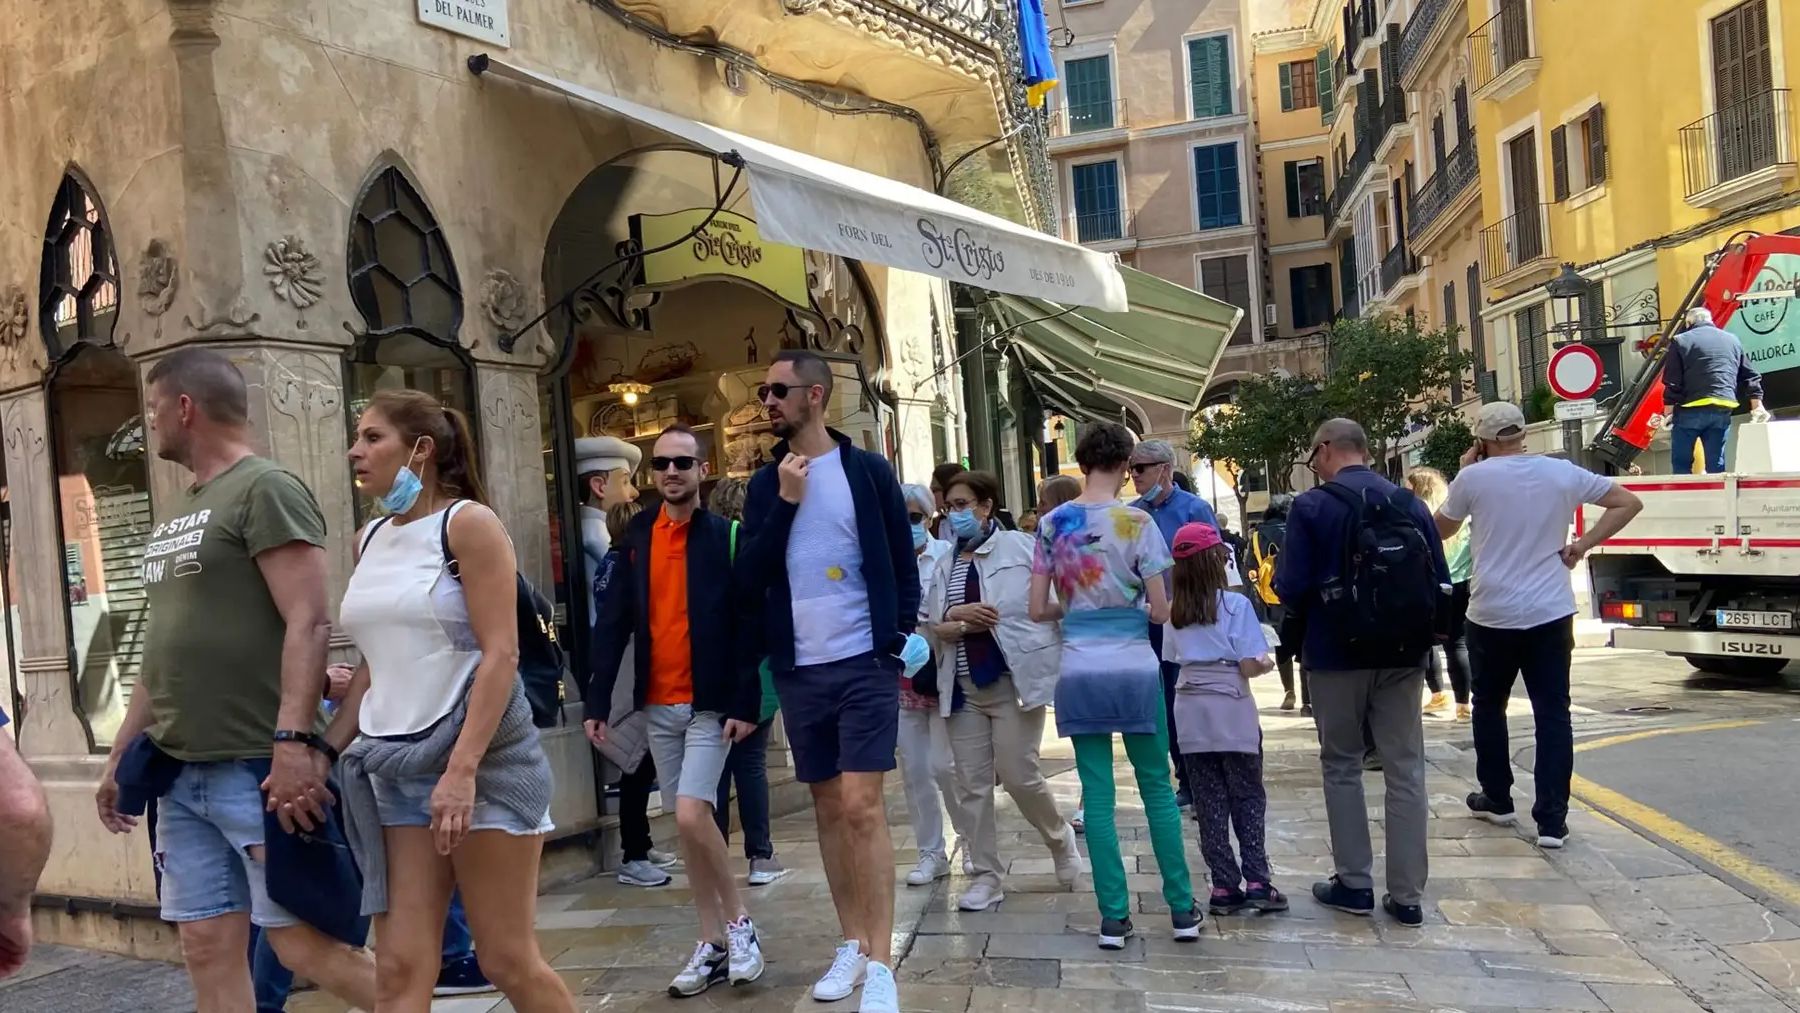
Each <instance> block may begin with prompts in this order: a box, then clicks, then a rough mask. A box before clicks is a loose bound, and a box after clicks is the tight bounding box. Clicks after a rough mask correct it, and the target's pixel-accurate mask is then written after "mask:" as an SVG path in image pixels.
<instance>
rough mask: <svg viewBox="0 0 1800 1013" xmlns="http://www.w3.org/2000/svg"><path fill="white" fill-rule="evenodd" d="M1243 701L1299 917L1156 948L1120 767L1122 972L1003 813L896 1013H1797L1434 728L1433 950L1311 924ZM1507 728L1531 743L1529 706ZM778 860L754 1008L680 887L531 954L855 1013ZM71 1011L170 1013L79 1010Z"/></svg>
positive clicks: (803, 900)
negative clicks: (721, 975)
mask: <svg viewBox="0 0 1800 1013" xmlns="http://www.w3.org/2000/svg"><path fill="white" fill-rule="evenodd" d="M1584 653H1586V652H1584ZM1258 681H1259V683H1263V682H1265V680H1258ZM1258 690H1259V696H1260V699H1261V701H1262V703H1263V704H1264V705H1265V708H1266V709H1265V711H1264V727H1265V731H1266V735H1267V749H1268V755H1267V778H1268V785H1269V794H1270V812H1269V844H1270V851H1271V854H1272V856H1273V858H1274V862H1275V867H1276V868H1275V876H1276V881H1277V883H1278V884H1279V885H1280V886H1282V887H1283V888H1284V890H1286V892H1288V893H1289V894H1290V896H1292V898H1293V910H1292V911H1290V912H1288V913H1286V914H1281V915H1263V916H1241V917H1239V916H1233V917H1225V918H1211V917H1209V919H1208V922H1207V925H1206V930H1205V934H1204V935H1203V937H1202V939H1201V941H1200V942H1199V943H1198V944H1176V943H1174V942H1173V941H1171V940H1170V939H1169V935H1168V922H1167V914H1166V911H1165V909H1164V907H1163V904H1162V901H1161V898H1160V895H1159V893H1158V892H1157V891H1158V880H1157V878H1156V876H1155V862H1154V859H1153V858H1152V857H1151V855H1150V842H1149V840H1148V839H1147V833H1146V832H1145V830H1144V819H1143V813H1142V810H1141V808H1140V807H1139V806H1138V805H1137V799H1136V795H1135V793H1134V792H1133V791H1132V790H1131V789H1130V788H1129V787H1127V786H1128V785H1129V784H1130V783H1131V778H1130V775H1129V772H1128V770H1127V769H1126V768H1124V766H1123V765H1122V764H1121V767H1120V777H1119V783H1120V785H1121V787H1120V810H1119V822H1120V827H1121V837H1122V838H1123V840H1122V842H1121V843H1122V846H1123V849H1124V851H1125V854H1126V856H1127V862H1128V863H1132V862H1135V863H1136V871H1135V873H1134V874H1133V875H1132V876H1131V885H1132V888H1133V889H1134V890H1135V891H1137V892H1138V910H1139V911H1140V912H1141V913H1140V914H1139V915H1138V917H1137V918H1136V919H1135V920H1136V922H1137V926H1138V930H1139V933H1140V937H1139V938H1137V939H1134V940H1132V941H1131V942H1130V944H1129V946H1128V947H1127V948H1126V949H1125V950H1124V951H1122V952H1120V953H1116V954H1109V953H1105V952H1102V951H1101V950H1099V949H1098V948H1097V947H1096V945H1095V939H1094V936H1095V933H1096V931H1097V929H1098V927H1099V916H1098V914H1097V912H1096V910H1095V907H1094V898H1093V896H1092V894H1091V892H1088V891H1087V889H1086V887H1085V883H1084V886H1083V888H1082V889H1081V890H1079V891H1078V892H1074V893H1069V892H1066V891H1062V890H1060V889H1059V888H1058V887H1057V884H1056V881H1055V879H1054V877H1053V876H1052V875H1050V873H1051V866H1050V860H1049V857H1048V855H1047V853H1046V852H1045V850H1044V848H1043V846H1042V845H1041V843H1039V842H1038V841H1037V839H1036V836H1035V834H1032V833H1030V832H1029V830H1028V828H1027V827H1026V826H1025V824H1024V823H1023V821H1022V820H1021V819H1020V818H1019V817H1018V815H1017V812H1016V810H1013V809H1012V808H1011V805H1010V803H1009V802H1005V801H1004V796H1002V799H1003V803H1002V822H1001V831H1002V840H1003V847H1002V850H1003V852H1005V853H1006V854H1007V855H1008V856H1009V857H1010V859H1011V866H1010V876H1009V878H1008V881H1007V884H1006V890H1007V899H1006V901H1005V902H1004V903H1003V904H1001V905H1000V906H999V908H998V909H997V910H994V911H990V912H982V913H979V914H965V913H960V912H958V911H956V909H955V898H956V895H957V893H958V892H959V891H960V889H961V888H962V887H963V886H964V885H965V882H966V881H965V880H963V879H962V878H961V877H960V875H959V876H957V877H954V878H951V879H948V880H945V881H941V882H939V883H938V884H937V885H936V886H935V887H920V888H911V889H909V888H907V887H905V886H904V885H902V886H900V887H899V895H898V917H897V925H896V931H895V939H894V942H895V946H896V952H898V953H901V954H904V956H903V958H902V960H901V963H900V967H899V978H900V982H901V1000H902V1005H903V1007H904V1008H905V1009H906V1010H909V1011H934V1013H935V1011H958V1013H961V1011H979V1013H1012V1011H1025V1010H1052V1009H1053V1010H1055V1011H1057V1013H1135V1011H1140V1010H1142V1011H1149V1010H1161V1011H1172V1013H1173V1011H1179V1013H1199V1011H1270V1013H1398V1011H1445V1013H1451V1011H1460V1013H1499V1011H1509V1010H1593V1011H1615V1013H1665V1011H1670V1013H1673V1011H1696V1010H1713V1011H1718V1013H1775V1011H1792V1010H1800V929H1797V928H1796V927H1795V926H1794V925H1793V924H1791V923H1789V922H1788V921H1786V920H1784V919H1782V918H1781V917H1779V916H1778V915H1776V914H1775V913H1774V912H1772V911H1770V910H1768V909H1767V908H1765V907H1764V906H1762V905H1761V904H1759V903H1756V902H1754V901H1752V900H1751V899H1750V898H1748V897H1746V896H1745V895H1744V894H1742V893H1739V892H1738V891H1737V890H1736V889H1734V888H1733V887H1731V886H1730V885H1728V884H1726V883H1725V882H1723V881H1721V880H1719V879H1715V878H1714V877H1712V876H1711V875H1708V874H1706V873H1703V872H1701V871H1700V870H1699V869H1698V868H1697V867H1695V866H1694V865H1692V864H1690V863H1688V862H1687V861H1686V860H1684V859H1683V858H1681V857H1679V856H1677V855H1675V854H1673V853H1671V852H1669V851H1668V850H1666V849H1664V848H1663V847H1661V846H1659V845H1657V844H1655V843H1653V842H1651V841H1649V840H1647V839H1645V838H1644V837H1641V836H1639V835H1638V834H1637V833H1636V832H1634V831H1632V830H1630V829H1627V828H1626V827H1624V826H1621V825H1619V824H1617V823H1615V822H1613V821H1611V820H1610V819H1607V818H1606V817H1604V816H1602V815H1600V814H1598V813H1595V812H1592V811H1588V810H1585V809H1581V808H1580V807H1579V806H1578V811H1576V812H1575V813H1573V814H1572V815H1571V818H1570V826H1571V830H1572V832H1573V834H1574V836H1573V838H1572V839H1571V841H1570V844H1569V847H1568V848H1567V849H1566V850H1564V851H1562V852H1560V853H1550V854H1545V853H1543V852H1540V851H1539V850H1538V849H1537V848H1536V847H1535V845H1533V844H1532V843H1530V842H1528V841H1526V840H1524V839H1523V838H1522V837H1520V836H1519V834H1518V833H1517V832H1515V831H1513V830H1511V829H1504V828H1498V827H1493V826H1489V825H1488V824H1486V823H1482V822H1479V821H1476V820H1473V819H1470V818H1468V816H1467V815H1466V813H1465V811H1464V808H1463V805H1462V802H1461V799H1462V797H1463V795H1464V794H1465V793H1466V792H1467V791H1468V790H1469V781H1470V778H1471V776H1472V773H1473V769H1474V758H1473V755H1472V754H1471V753H1468V752H1466V751H1465V749H1464V748H1462V746H1464V745H1466V741H1467V737H1468V736H1467V726H1466V725H1458V724H1455V723H1453V722H1449V721H1445V720H1438V719H1427V724H1426V728H1427V739H1428V753H1429V756H1430V762H1431V764H1432V768H1433V769H1432V771H1431V775H1430V781H1429V785H1430V789H1431V803H1432V813H1433V818H1432V821H1431V825H1430V826H1431V829H1430V834H1431V859H1432V867H1431V886H1430V887H1429V889H1428V891H1427V899H1426V901H1427V902H1426V924H1425V926H1424V927H1423V928H1422V929H1410V930H1409V929H1405V928H1401V927H1399V926H1397V925H1395V924H1394V923H1392V922H1391V921H1388V920H1385V919H1383V918H1381V917H1379V916H1377V917H1376V918H1374V919H1369V918H1356V917H1352V916H1348V915H1341V914H1338V913H1336V912H1332V911H1328V910H1325V909H1322V908H1320V907H1318V906H1316V905H1315V904H1313V903H1312V901H1311V899H1310V897H1309V896H1308V888H1309V886H1310V884H1311V883H1312V882H1313V881H1314V880H1315V879H1318V878H1321V877H1323V876H1324V875H1326V874H1328V873H1329V871H1330V859H1329V857H1328V856H1329V852H1330V848H1329V842H1328V834H1327V830H1326V821H1325V811H1324V803H1323V797H1322V793H1321V790H1320V787H1319V769H1318V763H1317V758H1316V753H1315V752H1314V751H1313V747H1314V742H1313V738H1312V732H1311V726H1310V722H1308V721H1306V720H1304V719H1301V718H1298V717H1295V716H1287V715H1282V714H1280V713H1279V712H1277V711H1275V710H1273V709H1272V708H1273V705H1274V703H1275V702H1276V699H1277V696H1278V693H1279V686H1278V685H1276V684H1275V682H1274V680H1273V679H1270V680H1266V684H1264V685H1259V686H1258ZM1514 707H1515V710H1516V711H1517V712H1519V713H1520V715H1521V717H1524V718H1526V719H1527V720H1528V715H1529V708H1528V706H1527V705H1525V704H1524V703H1523V702H1515V704H1514ZM1590 713H1592V712H1590ZM1515 731H1517V729H1515ZM1515 745H1519V743H1515ZM1045 755H1046V766H1047V768H1048V770H1049V771H1052V772H1054V773H1055V775H1056V776H1055V777H1054V779H1053V784H1054V785H1055V787H1056V791H1057V793H1058V795H1059V797H1060V798H1061V799H1062V800H1063V801H1064V804H1065V807H1066V808H1069V809H1072V808H1073V807H1074V805H1075V799H1076V795H1077V794H1078V788H1077V782H1076V779H1075V774H1074V771H1073V769H1072V767H1073V764H1072V761H1071V759H1070V754H1069V751H1068V748H1067V744H1066V743H1064V742H1062V741H1060V740H1057V739H1054V738H1053V737H1047V738H1046V741H1045ZM1122 759H1123V758H1122V756H1121V761H1122ZM1529 783H1530V781H1529V775H1525V776H1523V777H1522V778H1521V784H1522V785H1523V786H1526V787H1528V786H1529ZM1365 785H1366V788H1367V791H1368V802H1369V810H1370V815H1371V817H1372V818H1373V819H1374V820H1376V821H1377V822H1376V829H1375V832H1376V834H1377V842H1379V833H1380V826H1379V819H1380V816H1381V801H1382V796H1381V777H1380V775H1379V774H1370V775H1368V777H1367V778H1366V779H1365ZM903 811H904V806H903V804H902V802H901V799H900V794H899V790H898V788H897V786H896V787H895V789H894V790H893V791H892V792H891V793H890V816H891V818H893V819H894V820H895V821H896V831H895V836H896V843H897V844H898V845H899V846H900V847H901V849H902V850H901V851H900V852H899V854H898V855H897V859H896V861H897V863H898V866H897V869H896V874H897V875H899V874H901V873H903V872H904V871H905V870H907V869H910V868H911V865H912V862H913V860H914V857H915V852H913V851H912V850H910V847H911V845H912V841H911V838H910V834H909V832H908V831H907V830H906V828H905V827H904V826H901V825H900V824H901V823H903V822H904V816H903V815H902V813H903ZM1188 836H1189V864H1190V867H1191V868H1192V869H1193V870H1194V871H1195V873H1196V876H1195V880H1196V883H1197V884H1203V883H1204V882H1205V876H1204V871H1203V870H1204V864H1203V863H1202V862H1201V860H1200V857H1199V853H1198V849H1197V843H1196V841H1197V835H1196V833H1195V832H1194V831H1193V829H1192V827H1191V826H1190V828H1189V834H1188ZM775 838H776V848H777V850H778V851H779V853H780V855H781V857H782V859H783V860H784V862H786V863H787V865H788V866H789V868H791V869H793V870H794V871H793V872H792V873H791V874H790V875H789V876H788V877H787V878H786V879H784V880H782V881H781V882H779V883H777V884H775V885H773V886H768V887H762V888H756V889H752V890H749V891H748V897H749V903H750V905H751V913H752V916H753V917H755V918H756V920H757V922H758V926H759V928H760V930H761V933H762V937H763V945H764V948H765V952H766V953H767V955H768V958H769V969H768V971H767V973H766V974H765V976H764V977H763V979H762V981H760V982H759V983H757V984H756V985H753V986H749V987H746V988H741V989H735V990H733V989H726V988H718V989H714V990H713V991H712V992H709V993H707V994H706V995H705V996H703V997H700V998H696V999H688V1000H673V999H670V998H668V997H667V996H666V995H664V994H663V991H662V990H663V989H664V988H665V987H666V986H667V984H668V980H669V978H670V977H671V976H672V975H673V973H674V972H675V970H676V969H677V966H678V965H679V964H680V963H681V962H682V960H683V959H684V958H685V957H686V955H687V954H688V952H689V951H690V950H691V948H692V945H693V931H694V920H693V914H692V909H691V907H690V906H689V904H690V897H691V895H690V893H689V891H688V890H687V889H686V887H685V880H684V879H683V878H682V877H681V876H679V875H677V877H676V879H675V882H674V884H672V885H671V886H669V887H665V888H661V889H654V890H646V889H639V888H632V887H625V886H620V885H618V884H617V883H615V882H613V881H612V880H611V879H610V878H608V879H593V880H587V881H584V882H581V883H578V884H575V885H573V886H571V887H569V888H567V889H564V890H560V891H557V892H554V893H551V894H548V895H546V896H544V897H543V898H542V900H541V903H540V906H539V912H540V913H539V932H538V935H539V938H540V940H541V942H542V944H543V948H544V951H545V953H546V954H548V955H549V956H550V959H551V962H552V964H553V965H554V966H555V967H556V968H557V969H558V970H559V971H561V972H562V974H563V975H564V977H565V978H566V979H567V980H568V982H569V984H570V986H571V987H572V989H573V990H574V991H575V992H576V993H577V994H578V996H579V997H580V1004H581V1009H583V1010H587V1011H618V1013H626V1011H642V1010H664V1009H668V1010H676V1009H681V1010H689V1011H693V1010H708V1009H729V1010H741V1011H744V1013H768V1011H784V1013H785V1011H789V1010H816V1011H820V1013H824V1011H826V1010H832V1009H838V1010H854V1009H855V1000H854V999H852V1000H847V1001H845V1002H843V1003H839V1004H836V1005H833V1006H825V1005H822V1004H817V1003H814V1002H813V1001H812V1000H811V999H810V998H809V997H808V996H807V994H806V993H807V989H808V987H809V986H810V984H811V982H812V981H813V979H814V978H815V977H816V976H817V975H818V974H820V973H821V972H822V971H823V970H824V967H825V965H826V964H827V963H828V962H829V960H830V957H831V952H832V949H833V947H834V946H835V945H836V943H837V941H838V937H837V924H836V918H835V915H834V914H833V911H832V907H831V901H830V895H829V892H828V890H827V888H826V886H825V877H824V873H823V871H822V870H821V868H820V865H819V858H818V850H817V844H816V835H815V833H814V829H813V822H812V815H811V813H810V811H808V812H803V813H799V814H796V815H793V816H790V817H786V818H783V819H781V820H779V821H777V825H776V828H775ZM1378 850H1379V846H1378ZM677 871H679V870H677ZM1128 871H1130V870H1129V869H1128ZM1379 874H1380V870H1379V869H1378V870H1377V875H1378V877H1379ZM71 973H76V972H74V971H65V972H58V973H57V974H55V975H52V977H53V978H54V977H65V978H66V976H67V975H68V974H71ZM40 980H43V979H40ZM17 997H18V995H17V993H15V992H14V991H13V990H12V989H7V988H0V1009H4V1010H6V1011H8V1013H10V1011H12V1010H15V1009H17V1010H21V1011H24V1010H32V1011H33V1013H35V1011H36V1010H37V1009H40V1008H41V1009H54V1008H63V1007H60V1006H45V1007H37V1006H32V1005H15V1003H14V1000H15V998H17ZM67 1008H71V1009H73V1008H81V1009H88V1010H93V1009H106V1008H121V1009H132V1010H147V1009H160V1008H164V1007H161V1006H156V1005H154V1004H149V1003H143V1002H134V1003H132V1004H130V1005H129V1006H122V1007H108V1006H105V1005H96V1004H94V1003H93V1002H92V1001H89V1002H87V1003H85V1004H83V1005H82V1006H80V1007H74V1006H70V1007H67ZM289 1009H290V1010H293V1011H295V1013H339V1011H342V1010H343V1009H344V1007H343V1006H342V1005H341V1004H338V1003H335V1002H333V1001H331V1000H329V999H327V998H326V997H323V996H320V995H318V994H316V993H307V994H301V995H297V996H296V997H295V998H294V1000H293V1001H292V1002H290V1004H289ZM434 1009H435V1010H439V1011H449V1013H496V1011H500V1010H510V1009H511V1007H510V1005H507V1004H505V1003H503V1002H501V1001H500V1000H499V998H498V997H486V996H478V997H473V998H464V999H456V1000H448V1001H439V1002H438V1003H437V1004H435V1006H434Z"/></svg>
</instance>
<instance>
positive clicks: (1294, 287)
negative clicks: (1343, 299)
mask: <svg viewBox="0 0 1800 1013" xmlns="http://www.w3.org/2000/svg"><path fill="white" fill-rule="evenodd" d="M1288 290H1289V292H1290V293H1291V294H1292V296H1293V302H1294V327H1295V329H1296V330H1302V331H1303V330H1306V329H1308V328H1311V327H1323V326H1324V325H1326V324H1328V323H1330V322H1331V313H1332V309H1333V307H1332V303H1331V265H1330V264H1312V265H1309V266H1307V267H1294V268H1289V269H1288Z"/></svg>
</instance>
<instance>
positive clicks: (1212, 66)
mask: <svg viewBox="0 0 1800 1013" xmlns="http://www.w3.org/2000/svg"><path fill="white" fill-rule="evenodd" d="M1187 52H1188V90H1189V97H1190V98H1191V99H1192V100H1193V109H1194V119H1197V120H1203V119H1206V118H1207V117H1209V116H1230V115H1231V114H1232V111H1233V110H1232V107H1231V93H1232V90H1233V84H1234V82H1235V80H1236V79H1235V78H1234V77H1233V76H1232V73H1231V36H1229V35H1208V36H1205V37H1204V38H1199V39H1189V40H1188V44H1187Z"/></svg>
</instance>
